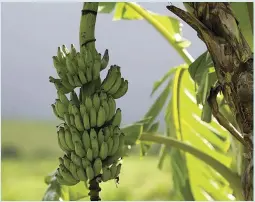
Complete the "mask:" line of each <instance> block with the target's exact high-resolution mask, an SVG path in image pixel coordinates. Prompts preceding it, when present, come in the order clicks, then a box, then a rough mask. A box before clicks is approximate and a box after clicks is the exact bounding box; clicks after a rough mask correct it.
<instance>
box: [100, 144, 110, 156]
mask: <svg viewBox="0 0 255 202" xmlns="http://www.w3.org/2000/svg"><path fill="white" fill-rule="evenodd" d="M107 156H108V144H107V143H106V142H103V143H102V144H101V147H100V152H99V157H100V158H101V159H102V160H104V159H106V157H107Z"/></svg>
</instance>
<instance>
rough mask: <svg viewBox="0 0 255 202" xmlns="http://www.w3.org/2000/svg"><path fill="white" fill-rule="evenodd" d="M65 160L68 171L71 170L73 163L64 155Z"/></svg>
mask: <svg viewBox="0 0 255 202" xmlns="http://www.w3.org/2000/svg"><path fill="white" fill-rule="evenodd" d="M63 160H64V163H63V164H64V166H65V167H66V168H67V169H68V170H70V163H71V161H70V159H69V158H68V157H67V156H66V155H64V157H63Z"/></svg>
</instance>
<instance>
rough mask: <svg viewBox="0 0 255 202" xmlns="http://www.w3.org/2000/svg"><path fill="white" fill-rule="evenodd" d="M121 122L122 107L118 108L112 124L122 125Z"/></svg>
mask: <svg viewBox="0 0 255 202" xmlns="http://www.w3.org/2000/svg"><path fill="white" fill-rule="evenodd" d="M120 123H121V109H120V108H118V109H117V110H116V113H115V115H114V117H113V119H112V125H113V126H120Z"/></svg>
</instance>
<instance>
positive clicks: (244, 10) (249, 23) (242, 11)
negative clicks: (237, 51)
mask: <svg viewBox="0 0 255 202" xmlns="http://www.w3.org/2000/svg"><path fill="white" fill-rule="evenodd" d="M231 7H232V9H233V11H234V14H235V17H236V18H237V20H238V22H239V27H240V29H241V31H242V34H243V36H244V38H245V39H246V41H247V42H248V44H249V46H250V47H251V49H252V50H253V2H231Z"/></svg>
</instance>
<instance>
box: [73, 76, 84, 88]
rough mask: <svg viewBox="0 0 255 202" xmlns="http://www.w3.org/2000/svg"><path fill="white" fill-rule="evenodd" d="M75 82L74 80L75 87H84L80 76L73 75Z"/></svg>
mask: <svg viewBox="0 0 255 202" xmlns="http://www.w3.org/2000/svg"><path fill="white" fill-rule="evenodd" d="M73 80H74V83H75V86H77V87H82V83H81V81H80V79H79V77H78V75H76V74H75V75H73Z"/></svg>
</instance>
